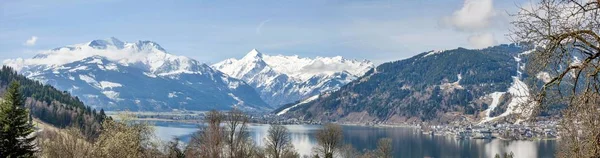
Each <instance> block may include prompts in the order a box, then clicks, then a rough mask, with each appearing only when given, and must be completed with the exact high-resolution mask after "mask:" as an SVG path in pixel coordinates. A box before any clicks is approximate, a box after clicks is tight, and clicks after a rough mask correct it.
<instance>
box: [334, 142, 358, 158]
mask: <svg viewBox="0 0 600 158" xmlns="http://www.w3.org/2000/svg"><path fill="white" fill-rule="evenodd" d="M339 155H340V156H341V157H344V158H359V157H361V154H360V152H358V151H357V150H356V149H355V148H354V147H353V146H352V145H351V144H346V145H344V146H342V147H341V148H340V152H339Z"/></svg>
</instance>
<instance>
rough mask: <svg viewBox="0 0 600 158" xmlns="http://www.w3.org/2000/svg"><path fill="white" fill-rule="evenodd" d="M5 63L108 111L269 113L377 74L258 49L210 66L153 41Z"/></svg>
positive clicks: (342, 62)
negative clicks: (239, 57) (239, 111)
mask: <svg viewBox="0 0 600 158" xmlns="http://www.w3.org/2000/svg"><path fill="white" fill-rule="evenodd" d="M4 64H5V65H7V66H10V67H13V68H14V69H15V70H16V71H18V72H19V73H20V74H23V75H24V76H26V77H27V78H30V79H34V80H37V81H40V82H42V83H45V84H49V85H52V86H54V87H56V88H58V89H60V90H64V91H68V92H69V93H71V94H73V95H75V96H78V97H79V98H80V99H81V100H82V101H83V102H84V103H85V104H86V105H89V106H92V107H94V108H104V109H107V110H133V111H171V110H211V109H217V110H228V109H231V108H239V109H242V110H246V111H269V110H272V109H273V108H275V107H278V105H282V104H285V103H290V102H294V101H297V100H300V99H303V98H305V97H308V96H312V95H315V94H319V93H322V92H327V91H334V90H336V89H339V88H340V87H341V86H342V85H344V84H346V83H349V82H350V81H352V80H354V79H356V78H358V77H359V76H361V75H362V74H364V73H365V72H366V71H368V70H369V69H371V68H372V67H373V64H372V63H371V62H369V61H366V60H364V61H357V60H348V59H344V58H343V57H340V56H338V57H332V58H327V57H316V58H314V59H310V58H300V57H298V56H283V55H277V56H269V55H264V54H262V53H260V52H258V50H256V49H254V50H252V51H250V52H249V53H248V54H247V55H246V56H245V57H243V58H242V59H239V60H237V59H233V58H232V59H227V60H225V61H222V62H219V63H217V64H214V65H212V66H209V65H206V64H204V63H200V62H198V61H197V60H194V59H191V58H188V57H184V56H177V55H173V54H170V53H169V52H167V50H166V49H164V48H162V47H161V46H160V45H159V44H158V43H156V42H152V41H137V42H123V41H121V40H119V39H117V38H114V37H111V38H108V39H99V40H92V41H90V42H86V43H80V44H75V45H69V46H64V47H59V48H55V49H52V50H48V51H43V52H41V53H40V54H38V55H36V56H34V57H33V58H30V59H21V58H19V59H9V60H5V61H4Z"/></svg>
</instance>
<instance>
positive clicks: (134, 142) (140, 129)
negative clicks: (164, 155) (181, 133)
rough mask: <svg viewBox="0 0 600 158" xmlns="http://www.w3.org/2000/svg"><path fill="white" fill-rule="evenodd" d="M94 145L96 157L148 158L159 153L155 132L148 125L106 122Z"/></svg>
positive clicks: (124, 121)
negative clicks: (154, 140)
mask: <svg viewBox="0 0 600 158" xmlns="http://www.w3.org/2000/svg"><path fill="white" fill-rule="evenodd" d="M102 128H103V130H102V133H101V134H100V136H99V137H98V139H97V140H96V142H95V143H94V148H95V150H94V157H147V156H150V155H155V154H156V153H157V151H158V149H157V148H158V147H157V144H156V142H153V139H152V138H153V136H154V133H153V132H154V130H153V129H152V127H150V126H149V125H148V124H146V123H135V122H131V121H128V120H127V119H125V118H124V119H123V120H121V121H119V122H117V121H113V120H106V121H104V122H103V123H102Z"/></svg>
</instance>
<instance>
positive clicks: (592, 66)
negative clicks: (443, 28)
mask: <svg viewBox="0 0 600 158" xmlns="http://www.w3.org/2000/svg"><path fill="white" fill-rule="evenodd" d="M514 16H515V18H516V20H515V21H514V22H512V24H513V25H514V29H513V30H512V31H511V32H512V33H511V37H512V38H513V39H514V40H515V41H516V42H523V43H530V44H534V45H536V47H535V49H534V50H533V51H532V52H531V53H530V54H529V56H530V60H529V63H528V64H527V65H528V67H527V69H528V73H529V74H530V75H531V76H534V77H536V78H539V79H541V80H542V81H543V82H544V84H542V85H539V87H536V88H534V89H533V90H534V92H533V93H534V94H536V95H535V101H536V102H537V104H538V105H541V106H536V109H535V110H534V111H533V112H535V113H534V114H537V113H539V112H540V111H541V110H542V109H543V108H545V107H548V105H552V104H563V105H567V108H566V109H565V110H563V111H562V116H563V117H562V120H561V123H560V125H561V126H559V133H560V135H561V143H560V146H561V148H560V149H559V152H558V153H557V155H558V156H559V157H600V128H598V127H600V79H599V78H598V75H599V72H600V0H540V1H539V3H535V4H533V5H531V6H525V7H521V9H520V11H519V12H518V13H517V14H516V15H514ZM553 98H556V99H553Z"/></svg>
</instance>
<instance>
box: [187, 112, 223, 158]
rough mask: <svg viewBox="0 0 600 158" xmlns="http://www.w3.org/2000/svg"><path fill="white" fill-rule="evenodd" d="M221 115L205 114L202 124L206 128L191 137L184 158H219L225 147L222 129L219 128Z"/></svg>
mask: <svg viewBox="0 0 600 158" xmlns="http://www.w3.org/2000/svg"><path fill="white" fill-rule="evenodd" d="M223 118H224V116H223V114H221V113H220V112H218V111H215V110H213V111H210V112H208V113H207V114H206V116H205V118H204V122H205V124H206V127H203V129H202V130H200V131H198V132H197V133H196V134H194V136H193V137H192V140H191V141H190V144H189V145H188V147H187V148H186V151H185V156H186V157H202V158H221V157H222V153H223V151H224V150H223V147H224V145H225V140H224V138H225V136H224V129H223V128H222V127H221V126H220V125H221V122H222V121H223Z"/></svg>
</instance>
